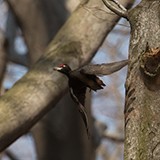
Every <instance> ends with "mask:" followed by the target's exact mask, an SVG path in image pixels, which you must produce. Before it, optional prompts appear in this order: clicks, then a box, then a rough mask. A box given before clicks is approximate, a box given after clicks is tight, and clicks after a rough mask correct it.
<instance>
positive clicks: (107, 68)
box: [80, 60, 128, 76]
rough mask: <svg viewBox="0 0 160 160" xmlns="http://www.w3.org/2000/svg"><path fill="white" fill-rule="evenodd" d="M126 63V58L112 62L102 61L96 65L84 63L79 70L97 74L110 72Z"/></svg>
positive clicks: (102, 74)
mask: <svg viewBox="0 0 160 160" xmlns="http://www.w3.org/2000/svg"><path fill="white" fill-rule="evenodd" d="M127 64H128V60H123V61H118V62H113V63H104V64H96V65H86V66H84V67H82V68H80V70H81V72H83V73H87V74H95V75H99V76H104V75H109V74H112V73H114V72H116V71H118V70H120V69H121V68H123V67H124V66H126V65H127Z"/></svg>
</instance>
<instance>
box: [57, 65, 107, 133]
mask: <svg viewBox="0 0 160 160" xmlns="http://www.w3.org/2000/svg"><path fill="white" fill-rule="evenodd" d="M54 70H57V71H59V72H61V73H63V74H65V75H66V76H67V77H68V79H69V82H68V83H69V88H70V93H71V97H72V99H73V100H74V101H75V102H76V103H77V104H78V106H79V112H80V113H81V116H82V118H83V121H84V123H85V126H86V129H87V133H88V135H89V127H88V118H87V113H86V110H85V108H84V106H85V94H86V89H87V87H88V88H89V89H91V90H94V91H97V90H99V89H103V86H105V84H104V83H103V81H102V80H100V79H99V78H98V77H97V76H96V75H92V74H86V73H84V72H83V70H82V69H76V70H71V68H70V67H69V66H68V65H67V64H62V65H60V66H58V67H54Z"/></svg>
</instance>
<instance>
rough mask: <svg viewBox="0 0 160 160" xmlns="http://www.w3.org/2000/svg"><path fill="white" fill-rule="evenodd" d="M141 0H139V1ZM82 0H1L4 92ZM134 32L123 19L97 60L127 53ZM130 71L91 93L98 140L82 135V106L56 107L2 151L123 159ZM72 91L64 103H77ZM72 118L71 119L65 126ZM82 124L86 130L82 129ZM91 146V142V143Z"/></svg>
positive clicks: (43, 157) (4, 157) (15, 157)
mask: <svg viewBox="0 0 160 160" xmlns="http://www.w3.org/2000/svg"><path fill="white" fill-rule="evenodd" d="M137 3H139V1H138V0H137V1H136V2H135V4H134V5H136V4H137ZM78 4H79V1H78V0H39V1H30V0H27V1H12V0H6V1H5V0H0V85H1V95H3V94H4V93H5V92H6V91H7V90H8V89H10V88H11V87H12V85H13V84H14V83H15V82H16V81H17V80H18V79H20V78H21V77H22V76H23V75H24V74H25V73H26V72H27V71H28V69H29V68H30V67H31V66H32V64H34V63H35V62H36V60H37V59H38V57H39V56H40V55H41V54H43V52H44V51H45V47H46V46H47V44H48V43H49V41H50V40H51V39H52V37H54V36H55V34H56V32H57V31H58V30H59V28H60V27H61V26H62V25H63V24H64V22H65V21H66V20H67V18H68V17H69V15H70V14H71V13H72V11H74V9H75V8H76V6H77V5H78ZM129 38H130V26H129V23H128V22H127V21H126V20H125V19H121V20H120V21H119V22H118V23H117V25H116V26H115V27H114V29H113V30H112V32H111V33H110V34H109V35H108V36H107V38H106V40H105V41H104V43H103V45H102V46H101V47H100V48H99V50H98V52H97V54H96V56H95V57H94V58H93V60H92V63H95V64H97V63H98V64H100V63H110V62H114V61H119V60H124V59H127V56H128V47H129ZM126 72H127V67H125V68H123V69H121V70H120V71H118V72H116V73H114V74H112V75H109V76H105V77H101V78H102V79H103V81H104V83H105V84H106V87H105V89H104V90H101V91H98V92H96V93H92V95H89V97H88V98H87V100H88V102H87V106H89V107H88V108H89V111H88V112H89V114H90V119H91V123H92V124H91V125H92V126H93V127H92V132H93V138H92V140H90V141H92V142H88V139H87V138H86V135H85V138H81V139H80V138H77V137H80V136H79V135H81V136H83V137H84V134H86V132H85V131H84V130H85V129H84V125H83V123H82V122H79V119H78V120H77V119H76V116H77V115H78V116H79V113H78V112H77V110H73V109H72V107H71V108H70V109H68V110H69V111H68V110H66V109H63V107H56V108H55V109H54V111H53V113H49V114H48V115H46V116H45V117H44V119H43V120H42V121H41V122H40V123H39V124H37V125H36V126H35V127H33V129H32V130H31V131H30V132H29V133H28V134H26V135H24V136H22V137H21V138H19V139H18V140H17V141H16V142H14V143H13V144H12V145H11V146H10V147H8V148H7V149H6V150H5V151H4V152H2V153H1V154H0V160H54V159H55V160H63V159H66V160H72V159H73V160H89V159H92V160H94V159H95V160H122V159H123V145H124V117H123V110H124V95H125V87H124V84H125V79H126ZM68 97H69V95H66V97H65V98H63V99H64V100H62V101H60V102H59V104H58V106H63V105H64V104H63V102H65V103H68V104H70V105H73V104H72V103H73V102H71V101H72V100H71V99H69V100H68ZM72 110H73V115H72V113H71V112H72ZM53 115H54V116H53ZM56 115H59V116H57V117H56ZM52 117H56V118H52ZM66 119H67V121H68V122H66V123H67V124H65V126H64V122H65V121H66ZM73 119H74V120H73ZM72 121H75V122H74V123H76V125H77V126H78V127H77V132H78V133H77V132H76V131H73V130H75V129H74V128H73V129H72V127H73V126H74V125H75V124H73V122H72ZM80 121H81V119H80ZM81 123H82V124H81ZM67 126H68V127H67ZM79 129H81V130H83V131H84V133H80V132H81V131H79ZM86 143H90V144H86ZM66 144H68V145H66ZM77 146H78V147H77ZM86 146H87V147H86ZM88 146H91V147H90V149H88ZM84 148H85V149H84ZM67 157H69V158H67ZM75 157H76V158H75Z"/></svg>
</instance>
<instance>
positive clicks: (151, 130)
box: [125, 0, 160, 160]
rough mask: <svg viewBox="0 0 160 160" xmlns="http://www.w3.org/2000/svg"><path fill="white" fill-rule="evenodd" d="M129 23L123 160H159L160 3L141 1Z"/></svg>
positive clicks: (132, 13) (157, 1)
mask: <svg viewBox="0 0 160 160" xmlns="http://www.w3.org/2000/svg"><path fill="white" fill-rule="evenodd" d="M128 14H129V15H128V18H129V22H130V24H131V40H130V48H129V59H130V63H129V68H128V76H127V81H126V103H125V126H126V140H125V160H159V159H160V118H159V115H160V96H159V95H160V90H159V89H160V84H159V83H160V69H159V66H160V1H159V0H142V2H141V3H140V4H139V5H138V6H136V7H135V8H134V9H132V10H130V11H129V12H128Z"/></svg>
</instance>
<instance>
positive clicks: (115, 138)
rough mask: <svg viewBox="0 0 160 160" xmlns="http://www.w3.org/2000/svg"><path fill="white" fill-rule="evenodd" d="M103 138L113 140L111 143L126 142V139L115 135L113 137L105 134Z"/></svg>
mask: <svg viewBox="0 0 160 160" xmlns="http://www.w3.org/2000/svg"><path fill="white" fill-rule="evenodd" d="M103 138H106V139H108V140H111V141H114V142H117V143H123V142H124V137H118V136H117V135H114V134H112V135H111V134H107V133H104V134H103Z"/></svg>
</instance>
